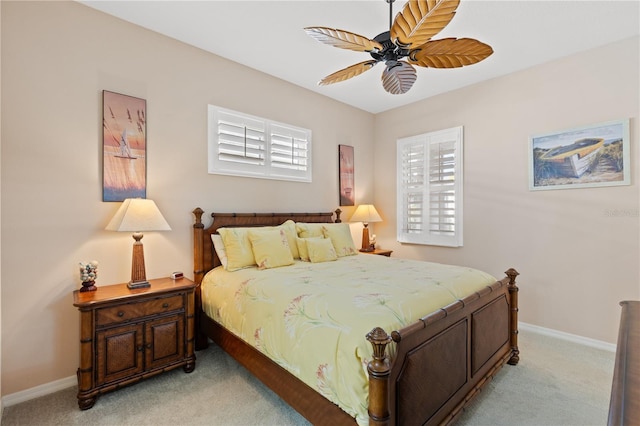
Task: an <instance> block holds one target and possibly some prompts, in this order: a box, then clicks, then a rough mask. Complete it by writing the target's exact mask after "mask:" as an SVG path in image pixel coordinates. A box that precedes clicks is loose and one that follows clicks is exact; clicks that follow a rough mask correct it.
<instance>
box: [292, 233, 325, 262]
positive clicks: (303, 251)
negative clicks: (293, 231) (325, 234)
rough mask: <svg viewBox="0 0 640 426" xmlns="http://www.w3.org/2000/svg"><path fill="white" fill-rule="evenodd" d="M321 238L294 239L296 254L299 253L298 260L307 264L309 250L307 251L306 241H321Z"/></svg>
mask: <svg viewBox="0 0 640 426" xmlns="http://www.w3.org/2000/svg"><path fill="white" fill-rule="evenodd" d="M321 238H322V237H311V238H296V245H297V246H298V253H300V260H304V261H305V262H309V250H308V249H307V241H308V240H313V239H316V240H317V239H321Z"/></svg>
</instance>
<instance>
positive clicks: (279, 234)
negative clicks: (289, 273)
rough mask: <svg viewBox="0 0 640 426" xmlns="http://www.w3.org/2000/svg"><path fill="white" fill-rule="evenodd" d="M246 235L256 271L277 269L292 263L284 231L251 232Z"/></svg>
mask: <svg viewBox="0 0 640 426" xmlns="http://www.w3.org/2000/svg"><path fill="white" fill-rule="evenodd" d="M248 235H249V241H251V247H252V248H253V256H254V257H255V259H256V263H257V264H258V269H269V268H277V267H279V266H287V265H291V264H292V263H293V256H292V255H291V249H290V248H289V242H288V239H287V235H286V232H285V230H284V229H274V230H269V231H264V230H252V231H249V232H248Z"/></svg>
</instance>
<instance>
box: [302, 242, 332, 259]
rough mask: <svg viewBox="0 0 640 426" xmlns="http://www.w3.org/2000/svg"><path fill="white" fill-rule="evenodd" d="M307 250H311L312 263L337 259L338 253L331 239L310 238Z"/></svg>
mask: <svg viewBox="0 0 640 426" xmlns="http://www.w3.org/2000/svg"><path fill="white" fill-rule="evenodd" d="M306 243H307V250H309V260H310V261H311V262H312V263H319V262H330V261H332V260H336V259H337V258H338V255H337V254H336V249H335V248H333V244H331V240H329V239H327V238H310V239H308V240H306Z"/></svg>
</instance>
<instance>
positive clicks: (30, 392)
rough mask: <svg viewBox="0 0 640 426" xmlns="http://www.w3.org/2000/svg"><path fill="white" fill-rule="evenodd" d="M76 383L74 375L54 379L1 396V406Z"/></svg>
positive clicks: (14, 403)
mask: <svg viewBox="0 0 640 426" xmlns="http://www.w3.org/2000/svg"><path fill="white" fill-rule="evenodd" d="M77 385H78V378H77V377H76V376H69V377H66V378H64V379H59V380H54V381H53V382H49V383H45V384H43V385H39V386H36V387H33V388H30V389H25V390H23V391H20V392H16V393H12V394H9V395H6V396H3V397H2V408H3V409H4V408H5V407H10V406H12V405H16V404H19V403H21V402H25V401H29V400H31V399H34V398H38V397H41V396H45V395H49V394H50V393H54V392H58V391H60V390H63V389H67V388H70V387H72V386H77Z"/></svg>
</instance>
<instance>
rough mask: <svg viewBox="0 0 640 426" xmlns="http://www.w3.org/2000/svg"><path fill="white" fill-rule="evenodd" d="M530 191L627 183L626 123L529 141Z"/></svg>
mask: <svg viewBox="0 0 640 426" xmlns="http://www.w3.org/2000/svg"><path fill="white" fill-rule="evenodd" d="M529 159H530V161H529V189H530V190H537V189H566V188H584V187H593V186H615V185H629V184H630V174H631V173H630V168H629V120H628V119H627V120H618V121H611V122H607V123H600V124H596V125H591V126H588V127H581V128H577V129H571V130H564V131H561V132H554V133H547V134H544V135H537V136H533V137H532V138H530V145H529Z"/></svg>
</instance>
